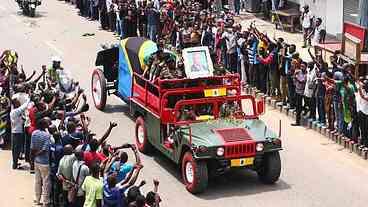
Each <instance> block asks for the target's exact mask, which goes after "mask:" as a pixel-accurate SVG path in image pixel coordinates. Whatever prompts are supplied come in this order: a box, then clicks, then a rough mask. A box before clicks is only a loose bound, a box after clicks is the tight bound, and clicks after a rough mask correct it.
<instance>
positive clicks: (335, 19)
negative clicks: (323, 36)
mask: <svg viewBox="0 0 368 207" xmlns="http://www.w3.org/2000/svg"><path fill="white" fill-rule="evenodd" d="M291 1H293V2H296V3H299V5H300V6H301V7H303V6H304V5H306V4H308V5H309V8H310V10H311V11H312V13H313V14H314V15H315V16H316V17H320V18H322V21H323V25H324V26H325V28H326V31H327V33H328V34H332V35H339V34H341V33H342V27H343V15H344V10H343V8H344V7H343V0H291Z"/></svg>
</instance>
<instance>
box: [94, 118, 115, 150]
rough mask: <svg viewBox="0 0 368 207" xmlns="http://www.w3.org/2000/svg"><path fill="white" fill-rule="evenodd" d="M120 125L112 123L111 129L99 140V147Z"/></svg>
mask: <svg viewBox="0 0 368 207" xmlns="http://www.w3.org/2000/svg"><path fill="white" fill-rule="evenodd" d="M117 125H118V124H117V123H115V122H110V125H109V128H108V129H107V130H106V132H105V134H104V135H103V136H102V137H101V138H100V139H99V140H98V145H101V144H102V143H103V142H104V141H105V140H106V139H107V138H108V137H109V135H110V133H111V130H112V129H113V128H114V127H116V126H117Z"/></svg>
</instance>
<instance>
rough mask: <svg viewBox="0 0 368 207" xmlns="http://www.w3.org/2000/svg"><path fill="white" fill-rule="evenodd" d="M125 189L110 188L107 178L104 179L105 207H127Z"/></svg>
mask: <svg viewBox="0 0 368 207" xmlns="http://www.w3.org/2000/svg"><path fill="white" fill-rule="evenodd" d="M125 191H126V189H125V188H119V187H114V188H109V185H108V183H107V177H105V178H104V179H103V207H125V206H126V205H125V203H124V200H125V199H124V193H125Z"/></svg>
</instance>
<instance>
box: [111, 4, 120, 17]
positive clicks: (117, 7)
mask: <svg viewBox="0 0 368 207" xmlns="http://www.w3.org/2000/svg"><path fill="white" fill-rule="evenodd" d="M112 6H113V8H114V12H115V14H116V20H117V21H118V20H120V14H119V6H118V5H117V4H115V3H113V4H112Z"/></svg>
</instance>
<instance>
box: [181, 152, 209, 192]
mask: <svg viewBox="0 0 368 207" xmlns="http://www.w3.org/2000/svg"><path fill="white" fill-rule="evenodd" d="M188 165H190V166H191V167H192V178H188V176H187V172H186V171H187V168H188ZM181 174H182V178H183V182H184V184H185V187H186V189H187V190H188V191H189V192H190V193H193V194H198V193H202V192H203V191H205V190H206V188H207V185H208V168H207V162H206V161H200V160H195V159H194V157H193V154H192V153H191V152H186V153H185V154H184V156H183V158H182V161H181Z"/></svg>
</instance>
